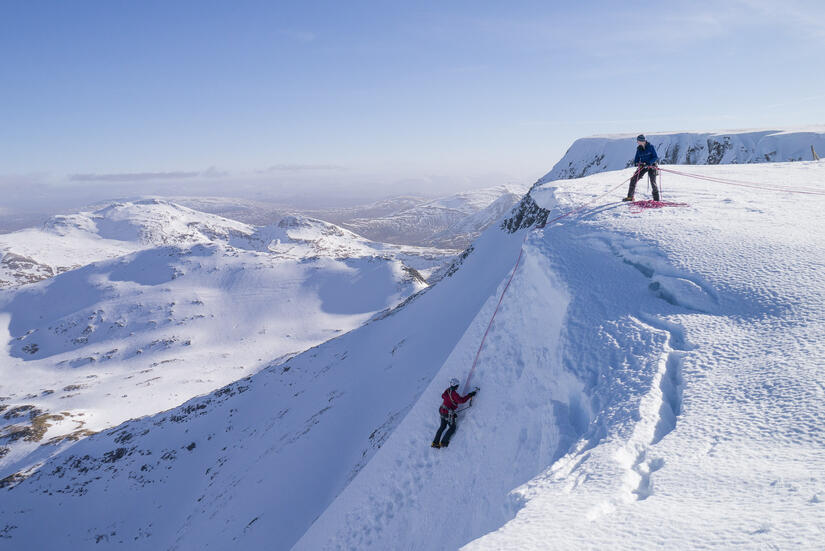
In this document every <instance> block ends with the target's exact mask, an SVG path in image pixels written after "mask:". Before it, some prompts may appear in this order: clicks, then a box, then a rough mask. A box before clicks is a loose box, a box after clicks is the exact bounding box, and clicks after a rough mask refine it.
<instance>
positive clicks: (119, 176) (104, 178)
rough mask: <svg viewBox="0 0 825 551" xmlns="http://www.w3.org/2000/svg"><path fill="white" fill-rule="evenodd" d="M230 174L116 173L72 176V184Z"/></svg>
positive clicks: (224, 174) (209, 171)
mask: <svg viewBox="0 0 825 551" xmlns="http://www.w3.org/2000/svg"><path fill="white" fill-rule="evenodd" d="M227 176H229V173H228V172H226V171H223V170H219V169H218V168H216V167H214V166H210V167H209V168H207V169H206V170H202V171H184V170H178V171H170V172H116V173H103V174H101V173H83V174H70V175H69V181H70V182H115V183H117V182H150V181H152V180H188V179H192V178H225V177H227Z"/></svg>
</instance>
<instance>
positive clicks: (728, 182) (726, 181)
mask: <svg viewBox="0 0 825 551" xmlns="http://www.w3.org/2000/svg"><path fill="white" fill-rule="evenodd" d="M659 170H664V171H665V172H671V173H673V174H678V175H680V176H687V177H688V178H696V179H697V180H704V181H706V182H716V183H719V184H725V185H730V186H738V187H746V188H752V189H765V190H768V191H784V192H786V193H801V194H805V195H825V190H815V189H812V188H787V187H782V186H765V185H761V184H758V183H755V182H746V181H743V180H732V179H730V178H715V177H713V176H705V175H702V174H691V173H689V172H681V171H679V170H673V169H670V168H662V167H661V166H660V167H659Z"/></svg>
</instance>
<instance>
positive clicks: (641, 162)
mask: <svg viewBox="0 0 825 551" xmlns="http://www.w3.org/2000/svg"><path fill="white" fill-rule="evenodd" d="M658 161H659V155H657V154H656V148H654V147H653V144H652V143H650V142H648V141H647V139H645V135H644V134H639V135H638V136H636V157H635V158H634V159H633V165H634V166H636V167H638V168H637V169H636V173H635V174H633V177H632V178H630V187H629V188H628V189H627V197H625V198H624V199H622V201H633V196H634V195H635V193H636V182H638V181H639V179H640V178H641V177H642V176H644V175H645V173H647V175H648V178H650V187H651V188H653V200H654V201H658V200H659V188H658V187H656V173H657V172H658V168H656V167H657V166H658Z"/></svg>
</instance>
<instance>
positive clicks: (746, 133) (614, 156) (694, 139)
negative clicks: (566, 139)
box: [539, 126, 825, 182]
mask: <svg viewBox="0 0 825 551" xmlns="http://www.w3.org/2000/svg"><path fill="white" fill-rule="evenodd" d="M645 136H646V137H647V140H648V141H649V142H650V143H652V144H653V145H654V147H656V152H657V153H658V154H659V158H660V159H661V162H662V163H665V164H685V165H703V164H707V165H718V164H745V163H773V162H785V161H803V160H808V161H810V160H812V159H813V155H812V153H811V148H812V147H813V148H814V150H815V151H816V152H817V153H819V154H822V152H823V151H825V126H812V127H809V128H802V129H785V130H735V131H730V132H677V133H652V134H645ZM635 154H636V134H617V135H609V136H593V137H590V138H580V139H578V140H576V141H575V142H573V145H572V146H570V149H568V150H567V153H565V155H564V157H562V159H561V160H560V161H559V162H557V163H556V164H555V166H554V167H553V169H552V170H551V171H550V172H548V173H547V174H546V175H545V176H544V177H543V178H541V179H540V180H539V181H540V182H552V181H553V180H564V179H567V178H581V177H583V176H587V175H588V174H596V173H599V172H605V171H608V170H620V169H622V168H627V167H629V166H631V165H632V164H633V156H634V155H635Z"/></svg>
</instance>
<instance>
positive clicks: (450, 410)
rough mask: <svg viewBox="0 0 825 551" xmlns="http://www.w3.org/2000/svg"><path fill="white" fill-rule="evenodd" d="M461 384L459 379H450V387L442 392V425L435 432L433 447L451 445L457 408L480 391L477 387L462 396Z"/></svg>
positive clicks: (440, 411) (439, 411)
mask: <svg viewBox="0 0 825 551" xmlns="http://www.w3.org/2000/svg"><path fill="white" fill-rule="evenodd" d="M460 384H461V383H459V381H458V379H456V378H452V379H450V388H448V389H447V390H445V391H444V392H443V393H442V394H441V400H442V404H441V407H439V408H438V414H439V415H440V416H441V426H440V427H438V432H436V433H435V438H434V439H433V443H432V447H433V448H446V447H447V446H449V445H450V438H451V437H452V436H453V433H454V432H455V429H456V416H457V413H456V410H457V409H458V406H459V404H463V403H464V402H466V401H467V400H469V399H470V398H472V397H473V396H475V395H476V392H478V389H475V390H474V391H472V392H470V393H469V394H467V395H466V396H462V395H460V394H459V393H458V385H460ZM448 425H449V427H450V428H449V430H447V433H446V434H445V435H444V439H443V440H442V438H441V433H443V432H444V429H445V428H447V426H448Z"/></svg>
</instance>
